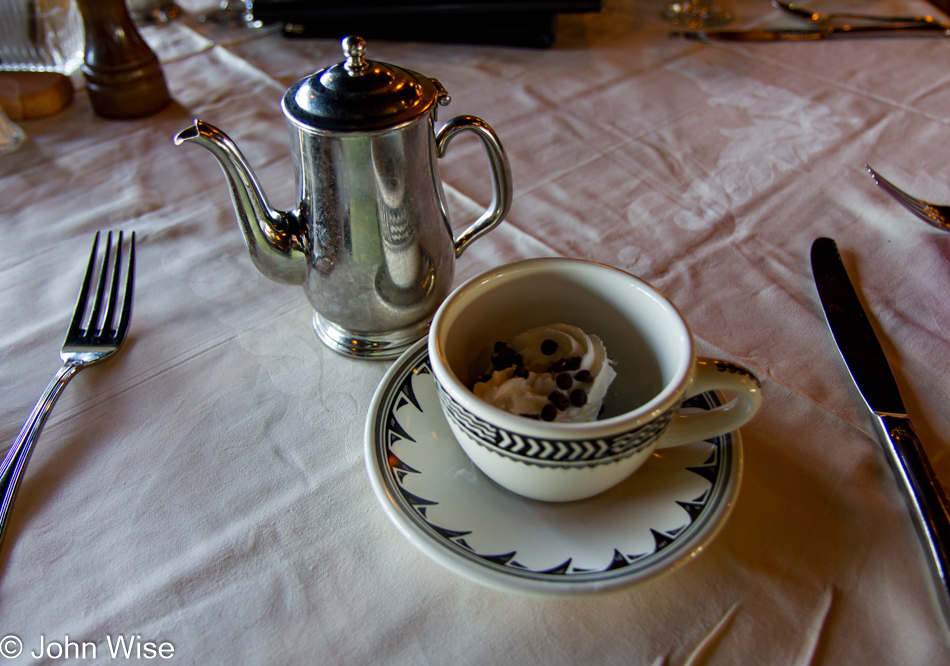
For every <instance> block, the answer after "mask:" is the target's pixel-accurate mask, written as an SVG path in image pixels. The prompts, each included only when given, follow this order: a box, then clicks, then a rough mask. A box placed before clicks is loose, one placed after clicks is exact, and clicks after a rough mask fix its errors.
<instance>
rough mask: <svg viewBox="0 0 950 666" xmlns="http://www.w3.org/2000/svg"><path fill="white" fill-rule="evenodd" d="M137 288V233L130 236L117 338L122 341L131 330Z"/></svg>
mask: <svg viewBox="0 0 950 666" xmlns="http://www.w3.org/2000/svg"><path fill="white" fill-rule="evenodd" d="M116 266H117V267H118V262H117V263H116ZM134 286H135V232H134V231H133V232H132V233H131V235H130V236H129V268H128V270H127V271H126V273H125V298H124V299H123V300H122V312H121V314H120V315H119V324H118V326H116V329H115V335H116V338H117V339H118V340H119V341H121V340H122V339H123V338H124V337H125V332H126V331H128V330H129V320H130V319H131V318H132V290H133V288H134Z"/></svg>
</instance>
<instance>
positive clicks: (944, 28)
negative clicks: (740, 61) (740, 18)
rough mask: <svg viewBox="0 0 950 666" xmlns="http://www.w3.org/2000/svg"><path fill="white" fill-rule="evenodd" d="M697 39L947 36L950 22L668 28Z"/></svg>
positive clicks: (709, 40)
mask: <svg viewBox="0 0 950 666" xmlns="http://www.w3.org/2000/svg"><path fill="white" fill-rule="evenodd" d="M670 37H682V38H683V39H693V40H696V41H700V42H714V41H719V42H809V41H817V40H820V39H855V38H864V39H867V38H869V37H950V26H948V25H944V24H940V23H927V24H912V23H896V24H891V23H889V24H886V25H861V26H854V25H845V26H838V27H833V26H829V27H825V28H807V29H798V28H794V29H791V28H790V29H752V30H712V31H703V30H700V31H694V32H689V31H679V32H671V33H670Z"/></svg>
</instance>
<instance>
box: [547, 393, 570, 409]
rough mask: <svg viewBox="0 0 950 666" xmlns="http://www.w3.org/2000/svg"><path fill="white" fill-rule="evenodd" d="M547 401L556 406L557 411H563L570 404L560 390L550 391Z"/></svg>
mask: <svg viewBox="0 0 950 666" xmlns="http://www.w3.org/2000/svg"><path fill="white" fill-rule="evenodd" d="M548 402H549V403H551V404H552V405H554V407H555V408H557V411H559V412H563V411H564V410H565V409H567V407H568V405H569V404H570V402H569V401H568V399H567V396H566V395H564V394H563V393H561V392H560V391H552V392H551V395H549V396H548Z"/></svg>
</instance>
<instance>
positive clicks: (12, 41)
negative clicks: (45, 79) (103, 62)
mask: <svg viewBox="0 0 950 666" xmlns="http://www.w3.org/2000/svg"><path fill="white" fill-rule="evenodd" d="M84 39H85V37H84V34H83V25H82V16H80V14H79V9H78V8H77V7H76V3H75V0H44V1H43V2H39V1H38V0H2V1H0V70H20V71H24V70H25V71H40V72H60V73H61V74H66V75H69V74H72V73H73V72H74V71H76V69H78V68H79V66H80V65H81V64H82V61H83V45H84Z"/></svg>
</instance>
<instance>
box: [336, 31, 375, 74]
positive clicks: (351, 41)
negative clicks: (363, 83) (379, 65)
mask: <svg viewBox="0 0 950 666" xmlns="http://www.w3.org/2000/svg"><path fill="white" fill-rule="evenodd" d="M342 45H343V55H345V56H346V62H345V63H343V67H344V68H345V69H346V71H347V72H348V73H350V74H352V75H355V76H359V75H360V74H362V73H363V71H364V70H366V68H367V67H369V63H368V62H366V61H365V60H364V59H363V54H364V53H365V52H366V40H364V39H363V38H362V37H357V36H356V35H351V36H350V37H344V38H343V42H342Z"/></svg>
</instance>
